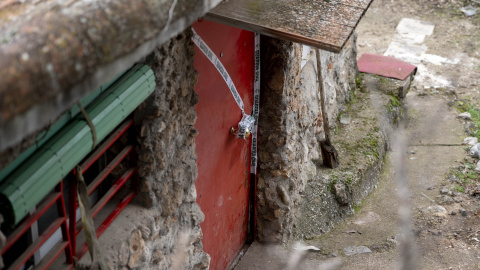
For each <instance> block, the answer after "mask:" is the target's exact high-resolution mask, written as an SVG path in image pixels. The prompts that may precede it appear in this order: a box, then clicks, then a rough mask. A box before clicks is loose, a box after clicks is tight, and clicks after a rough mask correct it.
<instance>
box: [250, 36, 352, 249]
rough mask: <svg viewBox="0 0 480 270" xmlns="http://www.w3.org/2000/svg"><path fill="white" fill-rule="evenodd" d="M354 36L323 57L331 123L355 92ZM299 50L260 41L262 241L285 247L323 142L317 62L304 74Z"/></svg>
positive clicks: (286, 44) (270, 40) (290, 45)
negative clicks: (337, 52)
mask: <svg viewBox="0 0 480 270" xmlns="http://www.w3.org/2000/svg"><path fill="white" fill-rule="evenodd" d="M355 40H356V36H353V37H352V38H351V39H350V40H349V41H348V42H347V45H346V47H345V48H344V50H343V51H342V52H341V53H340V54H338V55H335V54H333V53H329V52H322V53H321V54H322V55H321V61H322V64H323V65H322V69H323V70H322V74H323V76H324V83H325V89H326V100H327V101H326V103H327V106H328V108H327V109H328V112H329V117H330V119H331V120H330V122H331V123H334V122H335V121H334V120H335V119H336V117H337V115H338V113H339V111H341V110H344V109H345V105H344V104H345V102H346V101H347V100H349V99H350V97H351V96H350V91H351V90H352V89H353V88H354V87H355V75H356V61H355V59H356V46H355V44H356V43H355ZM301 55H302V53H301V46H300V45H299V44H294V43H290V42H284V41H280V40H277V39H273V38H268V37H263V39H262V57H263V58H262V65H263V66H262V85H263V86H262V91H261V106H260V119H259V167H260V169H259V175H258V193H257V198H258V205H257V211H258V212H257V222H258V238H259V240H261V241H265V242H277V243H278V242H282V241H287V240H288V238H289V237H290V236H291V234H292V226H293V220H294V216H295V212H296V211H297V208H298V206H299V202H300V201H299V199H300V194H301V193H302V192H303V190H304V189H305V184H306V183H307V182H308V181H309V180H311V179H313V178H314V177H315V175H316V174H317V173H318V172H317V164H318V160H319V158H320V152H319V151H320V147H319V141H320V140H321V138H322V137H323V136H324V134H323V125H322V122H323V121H322V114H321V109H320V96H319V93H318V83H317V72H316V59H315V55H314V54H312V57H311V59H310V60H309V61H308V63H307V64H306V65H305V66H304V68H303V69H302V71H300V63H301Z"/></svg>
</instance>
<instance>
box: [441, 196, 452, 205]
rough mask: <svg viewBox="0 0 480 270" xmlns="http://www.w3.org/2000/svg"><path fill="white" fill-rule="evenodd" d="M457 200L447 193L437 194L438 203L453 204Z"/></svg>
mask: <svg viewBox="0 0 480 270" xmlns="http://www.w3.org/2000/svg"><path fill="white" fill-rule="evenodd" d="M454 202H455V201H454V200H453V199H452V197H450V196H447V195H440V196H437V203H438V204H442V205H443V204H453V203H454Z"/></svg>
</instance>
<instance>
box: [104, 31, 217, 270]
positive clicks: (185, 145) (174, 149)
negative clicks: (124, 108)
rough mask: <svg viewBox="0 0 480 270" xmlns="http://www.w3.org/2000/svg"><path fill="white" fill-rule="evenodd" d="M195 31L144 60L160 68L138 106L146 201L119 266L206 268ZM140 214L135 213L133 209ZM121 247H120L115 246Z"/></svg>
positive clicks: (130, 230)
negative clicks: (199, 173)
mask: <svg viewBox="0 0 480 270" xmlns="http://www.w3.org/2000/svg"><path fill="white" fill-rule="evenodd" d="M190 38H191V31H190V30H187V31H186V32H184V33H182V34H180V35H178V36H177V37H176V38H173V39H171V40H170V41H168V42H167V43H166V44H164V45H163V46H161V47H159V48H157V49H155V50H154V52H153V53H152V54H151V55H149V56H148V57H147V58H146V59H145V63H146V64H148V65H149V66H150V67H151V68H152V70H153V71H154V72H155V77H156V82H157V88H156V89H155V92H154V93H153V94H152V95H151V96H150V97H149V98H148V99H147V100H146V101H145V102H144V103H143V104H142V105H141V106H140V107H139V108H138V109H137V111H136V113H135V123H136V125H137V127H138V136H137V140H138V142H139V146H138V148H137V155H138V167H139V176H140V181H141V186H140V194H139V195H137V198H139V199H141V200H142V202H143V205H144V206H145V207H146V208H147V211H143V212H142V211H137V213H136V215H137V216H136V217H134V218H132V220H133V224H130V225H129V228H128V229H127V231H128V234H127V237H126V238H125V240H124V242H123V243H121V244H120V245H121V246H120V250H119V252H118V257H117V258H115V257H113V258H111V257H110V258H111V259H112V260H114V261H116V262H117V263H116V265H115V268H120V269H122V267H123V268H127V267H128V269H172V268H175V267H176V269H206V268H208V265H209V261H210V258H209V256H208V255H207V254H206V253H204V252H203V247H202V242H201V240H202V232H201V229H200V226H199V224H200V223H201V222H202V221H203V220H204V215H203V213H202V212H201V210H200V207H199V206H198V204H197V203H196V190H195V185H194V182H195V179H196V178H197V164H196V152H195V136H196V135H197V134H198V132H197V130H196V129H195V127H194V124H195V121H196V112H195V106H194V105H195V104H196V103H197V100H198V97H197V95H196V94H195V91H194V86H195V84H196V81H197V79H196V78H197V73H196V71H195V70H194V67H193V54H194V47H193V43H192V42H190ZM133 215H135V213H133ZM116 249H118V248H116Z"/></svg>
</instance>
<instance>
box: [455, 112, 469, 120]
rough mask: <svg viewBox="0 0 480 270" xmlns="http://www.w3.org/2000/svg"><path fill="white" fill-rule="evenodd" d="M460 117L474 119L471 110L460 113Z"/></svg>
mask: <svg viewBox="0 0 480 270" xmlns="http://www.w3.org/2000/svg"><path fill="white" fill-rule="evenodd" d="M458 118H461V119H464V120H472V115H471V114H470V113H469V112H464V113H461V114H459V115H458Z"/></svg>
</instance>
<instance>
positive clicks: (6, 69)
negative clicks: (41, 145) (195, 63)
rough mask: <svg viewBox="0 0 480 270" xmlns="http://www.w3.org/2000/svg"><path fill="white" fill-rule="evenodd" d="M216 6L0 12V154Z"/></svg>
mask: <svg viewBox="0 0 480 270" xmlns="http://www.w3.org/2000/svg"><path fill="white" fill-rule="evenodd" d="M219 2H220V0H203V1H189V0H179V1H176V0H156V1H134V2H132V1H128V0H122V1H111V0H104V1H81V0H78V1H75V0H74V1H35V2H32V1H12V3H13V4H10V5H7V7H4V8H2V9H1V10H0V41H1V42H0V59H2V61H0V74H2V77H1V78H0V82H1V83H0V153H2V152H3V151H4V150H5V149H7V148H9V147H12V146H13V145H16V144H18V143H20V142H21V141H22V139H24V138H25V137H26V136H28V135H32V134H34V133H35V132H37V131H39V130H41V129H42V128H45V127H46V126H47V125H48V124H49V123H51V122H53V121H55V120H56V118H57V117H58V116H59V115H60V114H61V113H63V112H64V111H65V110H66V109H68V108H69V107H70V106H71V105H72V104H73V103H75V102H76V101H77V100H78V99H79V98H80V97H83V96H85V95H86V94H87V93H89V92H91V91H94V90H95V89H96V88H97V87H99V86H100V85H102V84H104V83H106V82H108V81H110V80H112V79H113V78H115V76H117V75H118V74H120V73H121V72H123V71H124V70H125V69H127V68H128V67H130V66H131V65H133V64H134V63H135V62H137V61H139V60H141V58H142V57H145V56H146V55H147V54H149V53H151V52H152V51H153V50H154V49H155V47H157V46H159V45H161V44H163V43H164V42H166V41H167V40H169V39H170V38H171V37H172V36H174V35H176V34H178V33H180V32H181V31H183V30H184V29H186V28H187V27H188V26H189V25H190V24H191V23H192V22H193V21H194V20H196V19H197V18H198V17H200V16H203V15H204V14H205V13H206V12H207V11H208V10H210V9H211V8H213V7H215V6H216V5H217V4H218V3H219ZM2 154H3V153H2Z"/></svg>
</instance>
